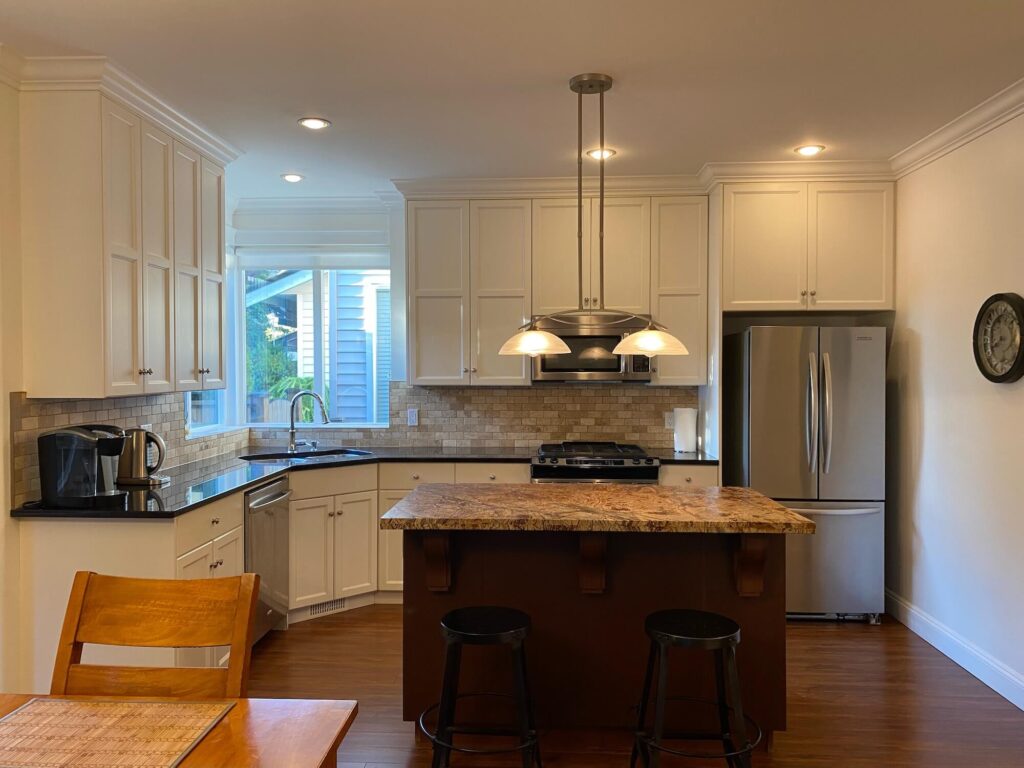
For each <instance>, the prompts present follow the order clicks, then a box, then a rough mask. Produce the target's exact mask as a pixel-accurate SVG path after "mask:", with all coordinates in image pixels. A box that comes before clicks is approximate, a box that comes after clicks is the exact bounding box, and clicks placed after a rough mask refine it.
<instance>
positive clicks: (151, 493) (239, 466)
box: [11, 446, 718, 520]
mask: <svg viewBox="0 0 1024 768" xmlns="http://www.w3.org/2000/svg"><path fill="white" fill-rule="evenodd" d="M320 447H321V448H329V447H330V446H320ZM354 450H359V451H366V453H365V454H363V455H340V456H338V455H336V456H318V457H309V458H301V459H300V458H295V459H260V460H259V461H245V460H243V459H242V458H241V457H242V456H253V455H260V454H267V453H277V452H280V451H281V449H280V448H243V449H241V450H238V451H234V452H231V453H226V454H222V455H220V456H217V457H214V458H211V459H204V460H201V461H194V462H191V463H189V464H182V465H180V466H177V467H169V468H162V469H161V470H160V471H159V472H158V474H161V475H165V476H167V477H168V478H169V479H170V482H169V483H166V484H164V485H162V486H159V487H156V486H154V487H149V488H137V489H132V490H131V491H130V492H129V494H128V497H127V499H126V505H125V507H124V508H122V509H54V508H48V507H44V506H42V503H41V502H29V503H28V504H25V505H24V506H22V507H19V508H17V509H14V510H12V511H11V516H12V517H18V518H46V519H52V518H115V519H156V520H159V519H168V518H173V517H177V516H178V515H181V514H184V513H185V512H188V511H190V510H193V509H195V508H196V507H199V506H202V505H203V504H207V503H209V502H211V501H214V500H215V499H218V498H221V497H223V496H228V495H230V494H232V493H237V492H239V491H243V490H246V489H248V488H251V487H253V486H256V485H259V484H261V483H263V482H265V481H268V480H272V479H273V478H275V477H279V476H281V475H283V474H284V473H286V472H301V471H303V470H310V469H324V468H327V467H343V466H348V465H350V464H376V463H381V462H400V461H429V462H449V461H459V462H463V461H465V462H527V461H529V460H530V459H531V458H533V457H534V456H535V455H536V449H535V448H408V447H407V448H401V447H396V448H387V447H382V448H366V449H354ZM651 455H652V456H658V457H659V458H661V459H662V462H663V463H665V464H680V463H685V464H717V463H718V462H717V460H715V459H708V458H706V457H704V456H703V455H698V454H674V456H676V457H678V458H677V459H674V460H672V459H666V458H665V457H663V456H661V455H660V454H659V453H658V452H652V454H651Z"/></svg>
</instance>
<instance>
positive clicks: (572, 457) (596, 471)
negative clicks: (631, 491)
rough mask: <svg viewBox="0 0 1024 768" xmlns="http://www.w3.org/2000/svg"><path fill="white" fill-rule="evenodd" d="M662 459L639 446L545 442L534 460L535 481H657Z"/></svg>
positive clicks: (531, 470) (532, 471) (532, 466)
mask: <svg viewBox="0 0 1024 768" xmlns="http://www.w3.org/2000/svg"><path fill="white" fill-rule="evenodd" d="M660 465H661V462H660V461H659V460H658V459H656V458H653V457H651V456H648V455H647V452H646V451H645V450H644V449H643V448H641V447H640V446H639V445H620V444H619V443H612V442H607V443H605V442H578V441H571V440H570V441H565V442H561V443H544V444H543V445H542V446H541V447H540V449H539V450H538V451H537V456H536V457H535V458H534V459H533V460H532V461H531V467H530V477H531V478H532V480H533V482H535V483H559V482H562V483H656V482H658V467H659V466H660Z"/></svg>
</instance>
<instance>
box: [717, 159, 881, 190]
mask: <svg viewBox="0 0 1024 768" xmlns="http://www.w3.org/2000/svg"><path fill="white" fill-rule="evenodd" d="M697 177H698V178H699V179H700V181H701V186H702V189H703V190H704V191H710V189H711V188H712V187H713V186H715V185H716V184H724V183H727V182H745V181H891V180H892V179H893V173H892V168H891V167H890V165H889V162H888V161H887V160H770V161H766V162H751V163H705V164H704V167H703V168H701V169H700V173H699V174H698V175H697Z"/></svg>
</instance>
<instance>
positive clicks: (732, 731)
mask: <svg viewBox="0 0 1024 768" xmlns="http://www.w3.org/2000/svg"><path fill="white" fill-rule="evenodd" d="M644 628H645V629H646V631H647V636H648V637H649V638H651V650H650V654H649V655H648V657H647V674H646V676H645V677H644V691H643V696H642V698H641V699H640V712H639V716H638V718H637V726H636V739H635V741H634V744H633V754H632V755H631V756H630V761H629V764H630V766H631V768H635V766H636V761H637V757H640V758H641V759H642V760H643V764H644V765H645V766H651V768H658V766H659V764H660V762H661V754H662V753H663V752H664V753H668V754H671V755H677V756H679V757H690V758H703V759H705V760H709V759H710V760H716V759H720V760H725V761H726V763H727V764H728V765H729V768H750V765H751V759H750V753H751V752H752V751H753V750H754V748H755V747H756V746H757V745H758V744H759V743H760V742H761V735H762V734H761V728H760V727H759V726H758V725H757V723H755V722H754V721H753V720H752V719H751V718H750V717H748V716H747V715H745V714H744V713H743V704H742V702H741V699H740V679H739V675H738V674H737V671H736V646H737V645H738V644H739V642H740V626H739V624H737V623H736V622H735V621H733V620H732V619H729V618H726V617H725V616H720V615H718V614H717V613H708V612H707V611H691V610H671V611H658V612H657V613H652V614H651V615H650V616H648V617H647V620H646V621H645V622H644ZM673 646H674V647H676V648H696V649H699V650H704V651H711V652H713V653H714V655H715V687H716V700H715V701H714V702H707V701H703V700H699V699H690V698H688V697H682V696H677V697H669V696H668V691H667V688H668V652H669V649H670V648H672V647H673ZM655 666H657V668H658V687H657V691H656V693H655V700H654V726H653V730H652V731H651V732H650V733H648V731H647V705H648V702H649V700H650V697H651V685H652V683H653V681H654V669H655ZM676 700H687V701H696V702H698V703H703V704H712V705H713V706H714V707H715V708H716V709H717V710H718V724H719V728H720V731H719V732H716V733H694V732H669V733H666V732H665V703H666V702H667V701H676ZM748 725H749V726H750V727H751V728H752V729H753V730H754V731H755V732H756V736H755V737H754V739H753V741H751V740H750V739H749V738H748V737H747V726H748ZM666 739H669V740H672V739H677V740H697V741H720V742H722V747H723V751H722V752H718V753H714V754H709V753H707V752H687V751H683V750H679V749H671V748H669V747H666V746H665V745H664V743H663V742H664V740H666Z"/></svg>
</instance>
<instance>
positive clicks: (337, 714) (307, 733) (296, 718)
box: [0, 693, 358, 768]
mask: <svg viewBox="0 0 1024 768" xmlns="http://www.w3.org/2000/svg"><path fill="white" fill-rule="evenodd" d="M48 698H55V699H83V700H88V699H92V700H105V701H125V702H130V701H132V698H131V697H128V696H36V695H32V694H21V693H16V694H12V693H0V717H3V716H4V715H7V714H8V713H10V712H12V711H14V710H15V709H17V708H18V707H20V706H21V705H22V704H25V703H26V702H28V701H30V700H32V699H48ZM144 700H145V701H154V700H155V699H153V698H151V697H147V698H145V699H144ZM167 701H173V699H167ZM223 701H224V703H228V702H233V703H234V706H233V707H232V708H231V709H230V710H229V711H228V713H227V714H226V715H225V716H224V717H223V718H222V719H221V720H220V722H218V723H217V724H216V725H215V726H214V727H213V728H212V729H211V730H210V732H209V733H207V734H206V735H205V736H204V737H203V738H202V740H201V741H200V742H199V743H198V744H196V746H195V748H194V749H192V751H191V752H189V753H188V755H187V756H186V757H185V759H184V760H183V761H182V762H181V763H180V766H181V768H199V766H202V768H220V767H221V766H225V767H226V766H231V767H232V768H245V767H246V766H264V767H268V766H289V768H306V766H309V767H310V768H319V767H321V766H331V768H333V767H334V766H336V765H337V762H338V747H339V746H340V745H341V740H342V739H343V738H344V737H345V734H346V733H348V729H349V728H350V727H351V726H352V721H353V720H355V717H356V713H357V712H358V705H357V704H356V702H355V701H334V700H327V699H224V700H223Z"/></svg>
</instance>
